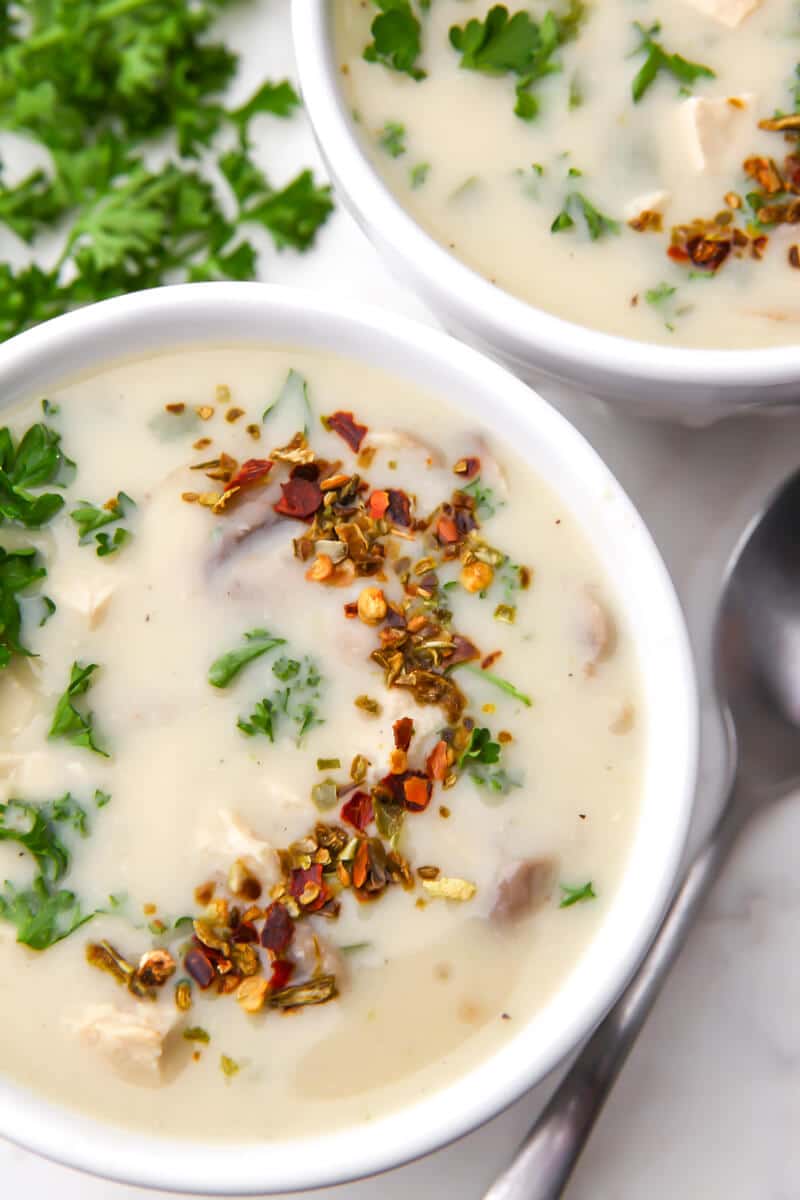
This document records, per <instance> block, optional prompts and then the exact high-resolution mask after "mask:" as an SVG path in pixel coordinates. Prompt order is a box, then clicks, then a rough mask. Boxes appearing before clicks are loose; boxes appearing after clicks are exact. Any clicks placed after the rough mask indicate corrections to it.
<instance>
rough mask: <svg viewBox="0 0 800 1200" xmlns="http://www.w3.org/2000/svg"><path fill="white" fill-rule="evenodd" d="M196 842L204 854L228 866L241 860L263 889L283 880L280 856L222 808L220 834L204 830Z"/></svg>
mask: <svg viewBox="0 0 800 1200" xmlns="http://www.w3.org/2000/svg"><path fill="white" fill-rule="evenodd" d="M197 841H198V845H199V848H200V849H201V850H205V851H206V852H207V853H209V854H213V855H214V856H215V857H217V858H219V859H221V860H222V861H223V862H224V863H225V865H226V866H228V865H230V864H231V863H233V862H235V861H236V860H237V859H240V860H241V861H242V862H243V863H244V864H245V866H246V867H247V868H248V869H249V870H250V871H251V872H252V873H253V874H254V875H255V876H257V878H258V879H259V880H260V881H261V883H262V884H263V885H264V886H271V885H272V884H273V883H276V882H277V880H278V879H279V877H280V870H279V865H278V856H277V854H276V853H275V851H274V850H273V848H272V846H271V845H270V844H269V842H266V841H264V839H263V838H260V837H259V836H258V834H257V833H255V832H254V831H253V830H252V829H251V828H250V826H249V825H248V824H247V823H246V822H245V821H244V820H242V818H241V816H240V815H239V813H237V812H234V811H233V809H230V808H221V809H220V811H219V825H218V828H217V830H216V831H214V830H208V829H201V830H200V831H199V833H198V837H197Z"/></svg>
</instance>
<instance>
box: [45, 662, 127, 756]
mask: <svg viewBox="0 0 800 1200" xmlns="http://www.w3.org/2000/svg"><path fill="white" fill-rule="evenodd" d="M97 670H99V667H98V665H97V663H89V665H88V666H85V667H84V666H81V664H80V663H79V662H74V663H73V664H72V669H71V670H70V676H69V684H68V686H67V690H66V691H65V692H64V694H63V696H61V698H60V699H59V701H58V704H57V705H56V711H55V713H54V714H53V723H52V725H51V726H50V732H49V733H48V735H47V736H48V737H51V738H66V739H67V741H69V742H72V744H73V746H84V747H85V748H86V749H87V750H93V751H94V752H95V754H101V755H102V756H103V758H110V757H111V755H110V754H109V753H108V751H107V750H103V748H102V747H101V746H98V744H97V742H96V741H95V733H94V727H93V720H94V718H93V716H92V713H90V712H89V713H82V712H80V710H79V709H77V708H76V707H75V703H74V701H76V700H78V699H79V698H80V697H81V696H84V695H85V694H86V693H87V692H88V691H89V688H90V687H91V686H92V684H93V682H94V680H93V679H92V675H93V674H94V673H95V671H97Z"/></svg>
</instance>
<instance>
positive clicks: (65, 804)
mask: <svg viewBox="0 0 800 1200" xmlns="http://www.w3.org/2000/svg"><path fill="white" fill-rule="evenodd" d="M95 794H96V795H98V794H100V795H102V794H103V793H95ZM59 822H60V823H63V824H66V825H69V826H71V827H72V829H73V830H75V831H76V832H77V833H79V834H80V835H81V836H82V837H85V836H86V835H87V834H88V832H89V829H88V817H87V813H86V810H85V809H84V808H83V807H82V806H81V805H80V804H78V802H77V801H76V800H75V799H74V798H73V797H72V796H71V795H70V794H69V793H67V794H66V795H65V796H62V797H61V798H60V799H58V800H55V801H53V802H52V803H51V804H42V805H34V804H28V803H26V802H25V801H23V800H9V801H8V803H7V804H0V841H9V842H16V843H17V844H18V845H20V846H22V847H23V848H24V849H25V850H27V851H28V853H29V854H30V855H31V856H32V857H33V860H34V863H35V865H36V870H37V874H36V876H35V877H34V879H33V882H32V885H31V886H30V887H27V888H17V887H16V886H15V885H14V884H12V883H9V882H8V881H6V883H5V885H4V888H3V891H2V892H0V919H2V920H5V921H10V922H11V923H12V924H13V925H15V926H16V928H17V941H18V942H21V943H23V944H24V945H26V946H30V947H31V949H33V950H45V949H47V947H48V946H52V945H53V944H54V943H55V942H58V941H61V939H62V938H65V937H67V936H68V935H69V934H70V933H72V932H73V931H74V930H75V929H78V928H79V926H81V925H85V924H86V922H87V921H90V920H91V919H92V917H93V916H94V915H95V914H94V913H93V912H90V913H84V912H83V910H82V906H81V903H80V901H79V900H78V898H77V897H76V896H75V894H74V892H71V891H67V890H64V889H57V888H56V887H55V885H56V884H57V883H59V882H60V881H61V880H62V879H63V877H64V876H65V875H66V873H67V871H68V869H69V864H70V855H69V850H68V849H67V847H66V845H65V844H64V842H63V841H62V840H61V837H60V836H59V833H58V829H57V824H58V823H59Z"/></svg>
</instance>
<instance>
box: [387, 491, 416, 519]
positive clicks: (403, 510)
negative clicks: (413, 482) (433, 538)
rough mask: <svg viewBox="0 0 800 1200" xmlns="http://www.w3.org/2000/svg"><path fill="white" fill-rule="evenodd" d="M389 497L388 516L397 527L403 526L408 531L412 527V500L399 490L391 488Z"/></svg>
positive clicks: (388, 493)
mask: <svg viewBox="0 0 800 1200" xmlns="http://www.w3.org/2000/svg"><path fill="white" fill-rule="evenodd" d="M387 495H388V497H389V506H388V509H387V510H386V515H387V516H388V517H389V518H390V520H391V521H393V522H394V524H395V525H401V526H402V527H403V528H404V529H408V528H409V527H410V526H411V501H410V499H409V498H408V496H407V495H406V493H405V492H403V491H401V490H400V489H399V488H389V490H388V492H387Z"/></svg>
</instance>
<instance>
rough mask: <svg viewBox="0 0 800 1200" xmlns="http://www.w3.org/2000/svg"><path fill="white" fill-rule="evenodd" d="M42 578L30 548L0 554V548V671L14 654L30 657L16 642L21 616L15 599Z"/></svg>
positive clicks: (0, 552) (18, 637) (23, 647)
mask: <svg viewBox="0 0 800 1200" xmlns="http://www.w3.org/2000/svg"><path fill="white" fill-rule="evenodd" d="M46 574H47V571H46V570H45V568H44V567H41V566H39V564H38V554H37V551H36V550H35V549H34V548H33V547H32V546H28V547H23V548H21V549H19V550H4V549H3V547H2V546H0V670H1V669H2V668H3V667H7V666H8V664H9V663H10V662H11V659H12V658H13V657H14V655H15V654H19V655H24V656H29V655H30V654H31V653H32V651H30V650H28V649H27V647H26V646H24V645H23V643H22V641H21V640H20V638H21V627H22V613H21V612H20V607H19V601H18V599H17V596H18V595H19V593H20V592H23V591H25V590H26V588H29V587H30V586H31V584H33V583H35V582H36V580H37V579H42V578H43V577H44V576H45V575H46ZM50 603H51V604H52V601H50ZM53 607H55V605H53Z"/></svg>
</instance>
